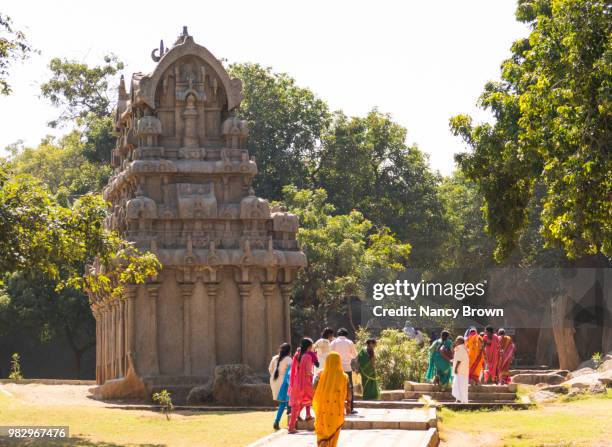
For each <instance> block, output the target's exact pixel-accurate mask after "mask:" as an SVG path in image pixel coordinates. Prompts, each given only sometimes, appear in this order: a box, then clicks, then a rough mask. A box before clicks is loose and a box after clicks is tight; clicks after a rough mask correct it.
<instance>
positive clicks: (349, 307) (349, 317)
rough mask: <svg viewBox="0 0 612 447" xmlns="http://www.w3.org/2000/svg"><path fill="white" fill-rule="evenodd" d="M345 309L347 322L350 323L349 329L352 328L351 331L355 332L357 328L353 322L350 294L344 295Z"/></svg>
mask: <svg viewBox="0 0 612 447" xmlns="http://www.w3.org/2000/svg"><path fill="white" fill-rule="evenodd" d="M346 310H347V316H348V320H349V324H350V325H351V329H352V330H353V332H356V331H357V328H356V327H355V323H354V322H353V306H351V297H350V296H347V297H346Z"/></svg>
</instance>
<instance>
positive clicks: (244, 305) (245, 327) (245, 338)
mask: <svg viewBox="0 0 612 447" xmlns="http://www.w3.org/2000/svg"><path fill="white" fill-rule="evenodd" d="M252 288H253V285H252V284H251V283H250V282H243V283H239V284H238V289H239V290H240V315H241V318H242V324H241V331H242V343H241V346H242V355H241V361H242V363H246V364H248V363H249V355H248V354H249V350H248V344H249V318H248V317H249V315H248V304H249V302H248V299H249V298H250V297H251V289H252Z"/></svg>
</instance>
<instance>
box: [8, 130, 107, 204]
mask: <svg viewBox="0 0 612 447" xmlns="http://www.w3.org/2000/svg"><path fill="white" fill-rule="evenodd" d="M9 150H10V153H11V164H12V167H13V171H14V173H15V174H29V175H31V176H33V177H36V178H38V179H39V180H40V181H41V182H42V183H43V184H44V185H46V187H47V188H48V189H49V192H50V193H51V194H53V195H54V196H55V198H56V199H57V200H58V201H59V203H60V204H62V205H68V204H69V203H70V202H71V201H73V200H75V199H76V198H78V197H79V196H82V195H84V194H87V193H90V192H91V193H100V192H101V191H102V188H103V187H104V186H105V185H106V183H107V181H108V179H109V177H110V176H111V174H112V168H111V167H110V165H106V164H99V163H95V162H92V161H90V160H89V159H88V158H87V156H86V150H85V148H84V141H83V139H82V137H81V133H80V132H79V131H78V130H73V131H71V132H70V133H68V134H66V135H64V136H63V137H61V138H59V139H55V138H52V137H48V138H46V139H44V140H43V141H42V142H41V143H40V145H38V146H37V147H34V148H30V147H26V148H23V147H18V146H13V147H12V148H9Z"/></svg>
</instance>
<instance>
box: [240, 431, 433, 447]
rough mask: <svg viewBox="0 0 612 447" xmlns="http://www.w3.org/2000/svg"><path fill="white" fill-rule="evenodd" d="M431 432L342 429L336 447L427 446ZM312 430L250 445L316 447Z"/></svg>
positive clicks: (263, 446) (262, 446)
mask: <svg viewBox="0 0 612 447" xmlns="http://www.w3.org/2000/svg"><path fill="white" fill-rule="evenodd" d="M430 437H431V433H430V432H428V431H427V430H342V432H341V433H340V441H339V442H338V447H349V446H350V447H377V446H381V447H382V446H384V447H400V446H401V447H421V446H427V445H428V442H429V441H430ZM316 445H317V438H316V436H315V435H314V434H313V433H312V432H307V431H300V432H298V433H296V434H294V435H290V434H287V433H285V434H282V435H280V436H275V437H273V438H269V439H268V440H267V441H262V442H261V443H259V444H257V443H256V444H252V447H256V446H257V447H260V446H261V447H316Z"/></svg>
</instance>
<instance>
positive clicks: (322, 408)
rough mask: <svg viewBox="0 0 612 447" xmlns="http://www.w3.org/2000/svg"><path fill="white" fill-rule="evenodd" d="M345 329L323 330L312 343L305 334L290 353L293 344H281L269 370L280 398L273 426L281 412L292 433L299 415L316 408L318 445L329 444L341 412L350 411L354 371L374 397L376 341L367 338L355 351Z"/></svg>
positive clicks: (338, 426) (336, 433) (368, 395)
mask: <svg viewBox="0 0 612 447" xmlns="http://www.w3.org/2000/svg"><path fill="white" fill-rule="evenodd" d="M348 335H349V333H348V330H346V329H344V328H341V329H339V330H338V331H337V332H336V337H334V330H333V329H331V328H325V329H324V330H323V332H322V334H321V338H320V339H319V340H317V341H316V342H313V341H312V339H310V338H308V337H305V338H303V339H302V340H301V342H300V346H299V347H298V348H297V349H296V351H295V353H294V354H293V358H292V357H291V346H290V345H289V344H288V343H283V344H282V345H281V346H280V348H279V351H278V354H277V355H275V356H274V357H273V358H272V361H271V362H270V365H269V367H268V370H269V372H270V387H271V389H272V396H273V398H274V399H275V400H277V401H278V402H279V406H278V411H277V412H276V418H275V420H274V429H275V430H278V429H279V428H280V420H281V418H282V415H283V413H284V412H285V410H286V411H287V417H288V420H289V424H288V425H289V433H295V432H296V431H297V430H296V425H297V421H298V418H299V416H300V413H301V412H302V410H305V418H306V419H305V420H307V421H308V420H311V419H312V412H311V409H314V412H315V414H316V415H317V418H316V419H315V432H316V434H317V445H319V446H328V447H333V446H335V445H336V443H337V441H338V436H339V434H340V429H341V427H342V424H343V423H344V416H345V414H351V413H356V411H355V409H354V393H353V372H356V371H359V373H360V375H361V380H362V385H363V398H364V399H378V397H379V395H380V390H379V386H378V381H377V378H376V369H375V353H374V348H375V347H376V339H374V338H370V339H368V340H367V341H366V343H365V346H364V347H363V348H362V349H361V350H360V352H357V348H356V347H355V344H354V343H353V341H352V340H350V339H349V338H348Z"/></svg>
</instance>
